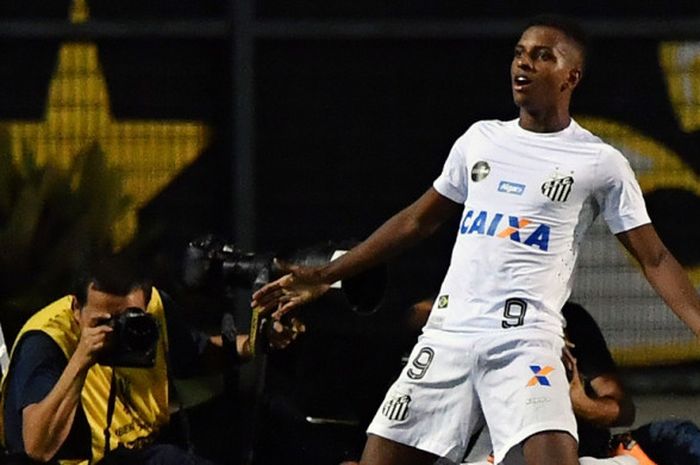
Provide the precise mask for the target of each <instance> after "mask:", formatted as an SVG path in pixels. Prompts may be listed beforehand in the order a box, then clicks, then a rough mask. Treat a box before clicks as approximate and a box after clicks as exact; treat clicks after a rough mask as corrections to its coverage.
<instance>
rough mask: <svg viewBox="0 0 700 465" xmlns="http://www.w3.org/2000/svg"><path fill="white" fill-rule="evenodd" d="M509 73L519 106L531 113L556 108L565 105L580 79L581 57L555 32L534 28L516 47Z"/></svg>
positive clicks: (528, 31)
mask: <svg viewBox="0 0 700 465" xmlns="http://www.w3.org/2000/svg"><path fill="white" fill-rule="evenodd" d="M510 74H511V85H512V90H513V100H514V101H515V104H516V105H517V106H518V107H520V108H521V109H525V110H529V111H533V112H538V111H547V110H549V109H552V108H558V107H559V106H560V105H568V102H569V98H570V96H571V91H572V90H573V88H574V87H575V86H576V84H577V83H578V80H579V78H580V76H581V73H580V54H579V51H578V50H577V49H576V47H575V46H574V45H573V44H572V43H571V41H570V40H569V39H568V38H567V37H566V36H565V35H564V34H563V33H562V32H561V31H559V30H558V29H555V28H551V27H546V26H533V27H530V28H528V29H527V30H525V32H523V35H522V36H521V37H520V40H519V41H518V44H517V45H516V46H515V51H514V54H513V62H512V63H511V67H510Z"/></svg>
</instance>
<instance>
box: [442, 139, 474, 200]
mask: <svg viewBox="0 0 700 465" xmlns="http://www.w3.org/2000/svg"><path fill="white" fill-rule="evenodd" d="M468 139H469V131H467V132H466V133H465V134H464V135H463V136H462V137H460V138H459V139H457V141H456V142H455V143H454V145H453V146H452V149H451V150H450V154H449V155H448V156H447V160H446V161H445V164H444V166H443V168H442V173H440V176H438V178H437V179H436V180H435V181H434V182H433V187H434V188H435V190H436V191H438V192H439V193H440V194H442V195H444V196H445V197H447V198H448V199H450V200H452V201H453V202H456V203H464V202H465V201H466V200H467V191H468V187H469V186H468V183H467V181H468V178H467V159H466V156H465V153H466V148H467V144H468Z"/></svg>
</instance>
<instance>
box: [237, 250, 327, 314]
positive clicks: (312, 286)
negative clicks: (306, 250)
mask: <svg viewBox="0 0 700 465" xmlns="http://www.w3.org/2000/svg"><path fill="white" fill-rule="evenodd" d="M278 265H279V266H280V268H281V269H282V270H283V271H288V272H289V273H287V274H285V275H284V276H282V277H281V278H279V279H278V280H276V281H273V282H271V283H268V284H266V285H265V286H263V287H261V288H260V289H259V290H258V291H256V292H255V293H254V294H253V299H252V301H251V303H250V306H251V307H254V308H255V307H258V308H261V309H262V311H263V312H273V313H272V317H273V318H274V319H276V320H279V319H280V318H282V316H283V315H285V314H286V313H288V312H290V311H292V310H294V309H295V308H297V307H300V306H302V305H304V304H306V303H309V302H311V301H313V300H316V299H318V298H319V297H321V296H322V295H323V294H325V293H326V291H327V290H328V289H329V288H330V287H331V286H330V284H326V283H325V282H323V281H322V280H321V278H320V276H319V274H318V270H317V269H316V268H307V267H300V266H295V265H282V264H278Z"/></svg>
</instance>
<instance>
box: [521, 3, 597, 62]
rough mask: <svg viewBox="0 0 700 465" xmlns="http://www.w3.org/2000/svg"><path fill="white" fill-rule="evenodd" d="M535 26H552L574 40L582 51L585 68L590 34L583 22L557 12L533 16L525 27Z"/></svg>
mask: <svg viewBox="0 0 700 465" xmlns="http://www.w3.org/2000/svg"><path fill="white" fill-rule="evenodd" d="M535 26H544V27H551V28H553V29H557V30H558V31H561V32H562V33H563V34H564V35H565V36H566V37H567V38H568V39H569V40H571V41H572V42H574V44H575V45H576V46H577V47H578V49H579V51H580V52H581V61H582V66H583V67H584V68H585V66H586V60H587V58H588V35H587V34H586V31H585V30H584V29H583V27H582V26H581V24H580V23H579V22H578V21H576V20H575V19H574V18H571V17H569V16H563V15H556V14H542V15H537V16H534V17H533V18H531V19H530V20H529V21H528V23H527V26H525V29H523V30H527V29H529V28H531V27H535Z"/></svg>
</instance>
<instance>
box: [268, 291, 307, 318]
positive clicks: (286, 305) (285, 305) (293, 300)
mask: <svg viewBox="0 0 700 465" xmlns="http://www.w3.org/2000/svg"><path fill="white" fill-rule="evenodd" d="M287 299H288V300H286V301H285V302H280V304H279V306H278V307H277V310H276V311H275V312H273V313H272V318H274V319H275V320H279V319H280V318H282V317H283V316H284V315H286V314H287V313H289V312H291V311H292V310H294V309H295V308H297V307H299V306H300V305H302V304H303V303H304V300H303V299H302V298H301V297H298V296H297V297H289V296H288V297H287Z"/></svg>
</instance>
